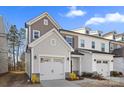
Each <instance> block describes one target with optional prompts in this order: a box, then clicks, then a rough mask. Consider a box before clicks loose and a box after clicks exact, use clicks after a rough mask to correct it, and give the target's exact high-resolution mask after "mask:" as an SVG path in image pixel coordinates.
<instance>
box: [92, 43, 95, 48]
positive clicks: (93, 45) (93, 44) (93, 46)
mask: <svg viewBox="0 0 124 93" xmlns="http://www.w3.org/2000/svg"><path fill="white" fill-rule="evenodd" d="M92 48H93V49H95V42H94V41H92Z"/></svg>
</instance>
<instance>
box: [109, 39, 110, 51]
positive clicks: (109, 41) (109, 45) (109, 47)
mask: <svg viewBox="0 0 124 93" xmlns="http://www.w3.org/2000/svg"><path fill="white" fill-rule="evenodd" d="M109 53H110V41H109Z"/></svg>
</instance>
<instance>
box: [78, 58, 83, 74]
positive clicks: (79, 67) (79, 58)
mask: <svg viewBox="0 0 124 93" xmlns="http://www.w3.org/2000/svg"><path fill="white" fill-rule="evenodd" d="M81 72H82V71H81V57H79V75H80V76H81V74H82V73H81Z"/></svg>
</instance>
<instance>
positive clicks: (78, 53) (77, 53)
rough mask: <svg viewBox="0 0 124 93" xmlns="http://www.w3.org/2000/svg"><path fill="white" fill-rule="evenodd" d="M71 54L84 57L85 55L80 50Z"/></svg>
mask: <svg viewBox="0 0 124 93" xmlns="http://www.w3.org/2000/svg"><path fill="white" fill-rule="evenodd" d="M71 54H74V55H84V54H82V53H80V52H79V51H78V50H75V51H74V52H71Z"/></svg>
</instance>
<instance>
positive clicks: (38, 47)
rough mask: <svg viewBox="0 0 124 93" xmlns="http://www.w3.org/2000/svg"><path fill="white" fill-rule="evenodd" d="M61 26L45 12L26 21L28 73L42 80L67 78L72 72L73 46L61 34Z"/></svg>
mask: <svg viewBox="0 0 124 93" xmlns="http://www.w3.org/2000/svg"><path fill="white" fill-rule="evenodd" d="M60 28H61V27H60V26H59V25H58V24H57V23H56V22H55V20H54V19H53V18H52V17H51V16H49V15H48V13H43V14H41V15H39V16H38V17H36V18H33V19H32V20H30V21H28V22H26V32H27V33H26V38H27V49H26V73H27V74H28V75H29V77H30V78H31V77H32V75H33V74H35V75H37V76H38V77H39V78H40V80H52V79H65V77H66V75H67V73H69V72H70V70H71V69H70V63H71V52H72V51H74V50H73V48H72V47H71V46H70V45H69V44H68V43H67V42H66V40H65V39H64V38H63V37H62V36H61V35H60V33H59V31H58V29H60Z"/></svg>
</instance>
